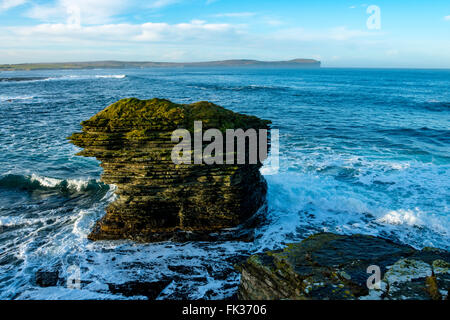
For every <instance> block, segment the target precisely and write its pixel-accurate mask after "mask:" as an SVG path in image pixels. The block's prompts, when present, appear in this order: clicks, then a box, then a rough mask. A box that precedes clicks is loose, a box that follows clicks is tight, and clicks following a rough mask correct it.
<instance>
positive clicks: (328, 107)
mask: <svg viewBox="0 0 450 320" xmlns="http://www.w3.org/2000/svg"><path fill="white" fill-rule="evenodd" d="M18 78H27V79H22V80H25V81H18V80H20V79H18ZM449 89H450V70H406V69H328V68H322V69H305V70H299V69H298V70H295V69H251V68H248V69H246V68H242V69H231V68H217V69H209V68H199V69H195V68H179V69H110V70H108V69H102V70H100V69H99V70H52V71H23V72H0V299H142V298H145V297H143V296H128V297H127V296H126V294H123V293H119V292H116V291H114V290H111V287H114V286H117V285H120V284H124V283H127V282H155V281H165V282H166V284H167V285H166V286H165V288H164V290H163V291H162V292H161V293H160V294H159V295H158V297H157V299H224V298H230V297H232V296H233V295H234V294H235V293H236V290H237V285H238V283H239V273H238V271H237V270H236V269H235V268H234V264H235V263H238V262H239V261H241V260H242V259H243V258H245V257H247V256H248V255H250V254H252V253H256V252H262V251H265V250H268V249H278V248H282V247H283V246H284V245H285V244H286V243H291V242H298V241H300V240H302V239H304V238H306V237H307V236H309V235H311V234H314V233H317V232H323V231H327V232H335V233H341V234H353V233H363V234H371V235H377V236H382V237H385V238H389V239H392V240H394V241H397V242H401V243H405V244H409V245H411V246H413V247H415V248H423V247H426V246H432V247H438V248H443V249H447V250H449V249H450V90H449ZM126 97H137V98H140V99H150V98H154V97H158V98H166V99H169V100H171V101H173V102H177V103H191V102H196V101H201V100H207V101H211V102H214V103H216V104H219V105H221V106H224V107H226V108H228V109H231V110H233V111H236V112H241V113H246V114H251V115H256V116H258V117H260V118H264V119H269V120H271V121H272V123H273V124H272V127H273V128H276V129H279V132H280V170H279V172H278V174H275V175H267V176H266V180H267V182H268V197H267V198H268V202H267V207H268V208H267V209H268V210H267V214H265V215H264V217H263V221H262V223H261V225H259V226H258V227H257V229H256V231H255V234H256V236H255V240H254V241H253V242H249V243H248V242H239V241H228V242H212V243H211V242H188V243H172V242H163V243H154V244H138V243H133V242H130V241H115V242H109V241H102V242H91V241H88V240H87V239H86V236H87V234H88V233H89V231H90V229H91V227H92V226H93V224H94V222H95V221H96V220H97V219H99V218H100V217H101V216H102V215H103V214H104V210H105V207H106V206H107V204H108V203H110V202H111V201H112V200H113V199H114V190H113V186H108V185H105V184H103V183H101V182H100V181H99V179H100V175H101V168H100V166H99V162H98V161H96V160H95V159H91V158H83V157H78V156H75V153H76V152H77V151H79V149H78V148H77V147H75V146H73V145H71V144H69V143H68V141H67V140H66V137H67V136H69V135H71V134H72V133H73V132H76V131H79V130H80V128H81V126H80V122H81V121H83V120H86V119H88V118H90V117H91V116H93V115H94V114H96V113H97V112H99V111H100V110H102V109H104V108H105V107H107V106H108V105H110V104H111V103H113V102H115V101H117V100H119V99H122V98H126ZM74 269H75V270H76V271H77V272H76V274H77V276H78V277H79V278H80V283H79V286H77V287H70V286H67V285H66V283H64V281H59V282H58V284H57V285H56V286H52V287H40V286H38V285H37V284H36V281H35V277H36V272H37V271H39V270H48V271H55V270H56V271H58V272H59V277H60V278H61V279H67V278H70V277H73V270H74Z"/></svg>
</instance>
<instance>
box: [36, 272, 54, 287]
mask: <svg viewBox="0 0 450 320" xmlns="http://www.w3.org/2000/svg"><path fill="white" fill-rule="evenodd" d="M35 281H36V285H38V286H40V287H44V288H46V287H54V286H56V285H57V284H58V281H59V271H45V270H38V271H37V272H36V279H35Z"/></svg>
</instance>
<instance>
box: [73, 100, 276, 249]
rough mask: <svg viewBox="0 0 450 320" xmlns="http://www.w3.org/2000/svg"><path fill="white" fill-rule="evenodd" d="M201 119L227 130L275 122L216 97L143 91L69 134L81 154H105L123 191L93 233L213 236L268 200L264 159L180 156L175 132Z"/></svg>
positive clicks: (108, 236) (106, 169)
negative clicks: (146, 96) (175, 98)
mask: <svg viewBox="0 0 450 320" xmlns="http://www.w3.org/2000/svg"><path fill="white" fill-rule="evenodd" d="M194 121H202V126H203V130H204V131H206V130H207V129H210V128H215V129H218V130H219V131H220V132H225V130H226V129H238V128H241V129H243V130H247V129H250V128H252V129H255V130H258V129H266V130H267V129H268V128H269V127H268V125H269V123H270V122H269V121H266V120H261V119H258V118H257V117H254V116H247V115H243V114H238V113H234V112H232V111H230V110H227V109H224V108H222V107H220V106H217V105H214V104H212V103H209V102H198V103H193V104H189V105H181V104H175V103H172V102H170V101H168V100H161V99H152V100H145V101H144V100H138V99H135V98H131V99H124V100H120V101H118V102H116V103H114V104H112V105H110V106H109V107H107V108H106V109H104V110H103V111H101V112H99V113H98V114H97V115H95V116H93V117H92V118H91V119H89V120H86V121H84V122H82V132H80V133H74V134H73V135H72V136H71V137H69V139H70V141H71V142H72V143H73V144H75V145H76V146H78V147H81V148H83V150H82V151H80V152H79V153H78V155H80V156H85V157H95V158H97V159H98V160H99V161H100V162H101V167H102V168H103V174H102V181H103V182H105V183H107V184H112V185H115V186H116V191H115V192H116V194H117V199H116V200H115V201H114V202H113V203H111V204H110V205H109V206H108V208H107V210H106V215H105V216H104V217H103V218H102V219H101V220H99V221H98V222H97V224H96V225H95V227H94V229H93V231H92V232H91V234H90V235H89V239H91V240H116V239H132V240H136V241H143V242H152V241H160V240H167V239H174V240H180V241H183V240H190V239H194V240H197V239H205V240H207V239H208V238H209V236H208V235H210V234H211V233H213V232H216V231H220V230H223V229H226V228H233V227H236V226H238V225H239V224H241V223H242V222H244V221H246V219H248V218H249V217H251V216H252V215H254V214H255V213H256V212H257V211H258V210H259V209H260V208H261V207H262V206H263V204H264V202H265V195H266V190H267V185H266V182H265V180H264V178H263V177H262V176H261V174H260V172H259V169H260V167H261V163H260V162H259V161H258V163H256V164H248V163H246V164H212V165H207V164H205V163H202V164H194V163H190V164H188V163H185V164H184V163H182V164H176V163H174V162H173V160H172V157H171V155H172V151H173V148H174V147H175V145H177V142H172V133H173V132H174V130H176V129H186V130H188V131H189V132H190V133H191V137H192V139H194ZM258 132H259V131H258ZM209 143H210V142H202V144H201V147H202V148H203V149H204V148H205V147H206V146H207V145H208V144H209ZM192 146H193V143H192ZM258 148H259V146H258ZM248 150H249V149H248V148H246V152H248ZM235 151H236V150H235ZM234 156H235V155H234ZM247 157H248V154H247Z"/></svg>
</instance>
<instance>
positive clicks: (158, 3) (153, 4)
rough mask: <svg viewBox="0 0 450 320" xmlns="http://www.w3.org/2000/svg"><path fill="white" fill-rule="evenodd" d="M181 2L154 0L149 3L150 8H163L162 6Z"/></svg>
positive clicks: (178, 0) (177, 0) (176, 0)
mask: <svg viewBox="0 0 450 320" xmlns="http://www.w3.org/2000/svg"><path fill="white" fill-rule="evenodd" d="M178 2H181V0H154V1H150V3H149V5H148V6H149V7H150V8H162V7H167V6H169V5H172V4H175V3H178Z"/></svg>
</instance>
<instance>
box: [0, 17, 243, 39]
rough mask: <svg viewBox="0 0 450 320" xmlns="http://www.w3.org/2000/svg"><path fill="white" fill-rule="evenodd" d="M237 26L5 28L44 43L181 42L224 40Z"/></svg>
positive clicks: (194, 23) (236, 31) (56, 25)
mask: <svg viewBox="0 0 450 320" xmlns="http://www.w3.org/2000/svg"><path fill="white" fill-rule="evenodd" d="M239 28H240V26H239V25H236V26H235V25H230V24H225V23H206V22H205V21H201V20H192V21H190V22H187V23H178V24H168V23H153V22H148V23H144V24H127V23H124V24H104V25H96V26H82V25H79V24H62V23H54V24H48V23H47V24H40V25H36V26H26V27H8V28H3V29H8V31H9V32H8V33H6V32H3V34H10V35H11V36H12V37H14V38H16V39H17V38H19V39H23V40H24V42H26V41H30V42H33V41H37V42H39V41H45V42H46V43H51V42H61V41H73V40H75V39H77V40H79V41H83V42H86V41H94V42H98V43H100V42H103V41H112V42H122V41H123V42H137V43H142V42H165V43H177V42H180V41H194V42H195V41H196V40H208V41H219V40H220V41H225V40H226V39H229V38H230V37H235V36H236V35H238V34H239V33H240V30H239ZM0 30H1V29H0Z"/></svg>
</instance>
